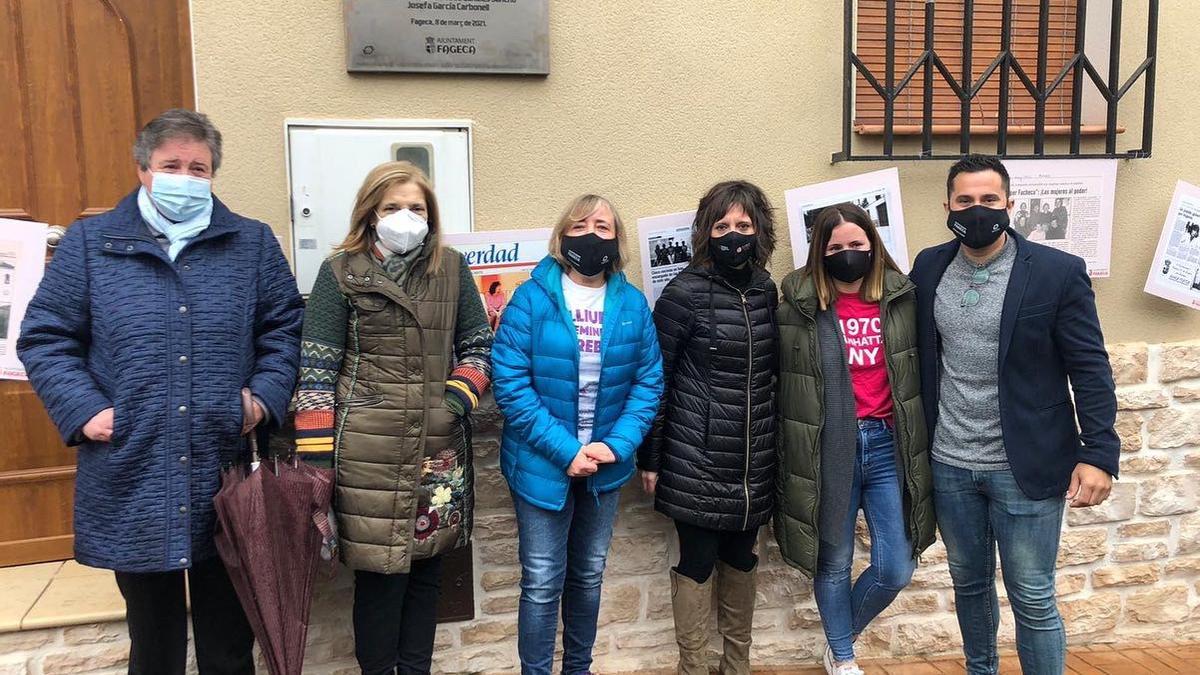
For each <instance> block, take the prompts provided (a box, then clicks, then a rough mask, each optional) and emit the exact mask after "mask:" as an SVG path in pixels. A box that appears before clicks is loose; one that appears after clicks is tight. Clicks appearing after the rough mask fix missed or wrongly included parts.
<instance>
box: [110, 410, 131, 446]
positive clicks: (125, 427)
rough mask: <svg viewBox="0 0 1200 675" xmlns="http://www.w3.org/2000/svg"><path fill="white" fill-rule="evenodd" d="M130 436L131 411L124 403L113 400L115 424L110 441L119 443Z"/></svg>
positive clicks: (115, 443)
mask: <svg viewBox="0 0 1200 675" xmlns="http://www.w3.org/2000/svg"><path fill="white" fill-rule="evenodd" d="M128 437H129V413H128V411H127V409H126V407H125V405H124V404H122V403H119V402H117V401H113V426H112V436H111V437H110V438H109V443H112V444H113V445H117V444H120V443H123V442H124V441H125V439H126V438H128Z"/></svg>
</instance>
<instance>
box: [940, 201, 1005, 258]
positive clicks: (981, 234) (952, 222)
mask: <svg viewBox="0 0 1200 675" xmlns="http://www.w3.org/2000/svg"><path fill="white" fill-rule="evenodd" d="M946 227H948V228H950V231H951V232H953V233H954V236H955V237H957V238H958V240H959V241H960V242H961V243H962V245H963V246H966V247H967V248H975V249H979V248H987V247H988V246H991V245H992V244H994V243H995V242H996V240H997V239H999V238H1000V235H1002V234H1004V230H1006V229H1008V211H1007V210H1006V209H993V208H989V207H987V206H984V205H983V204H976V205H975V206H972V207H970V208H966V209H963V210H961V211H951V212H950V213H949V214H948V216H947V218H946Z"/></svg>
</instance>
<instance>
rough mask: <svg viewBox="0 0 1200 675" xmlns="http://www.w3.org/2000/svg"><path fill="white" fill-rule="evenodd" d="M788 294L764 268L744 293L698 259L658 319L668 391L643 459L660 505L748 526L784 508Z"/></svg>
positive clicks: (709, 522) (669, 292) (681, 516)
mask: <svg viewBox="0 0 1200 675" xmlns="http://www.w3.org/2000/svg"><path fill="white" fill-rule="evenodd" d="M778 297H779V296H778V292H777V290H776V288H775V283H774V282H773V281H771V277H770V275H769V274H768V273H767V272H766V271H765V270H761V269H756V270H755V271H754V272H753V274H752V275H751V277H750V279H749V281H748V283H746V284H744V286H743V288H742V290H739V288H738V287H736V286H734V285H733V284H731V283H730V282H729V281H726V280H725V278H723V277H722V276H721V275H720V273H719V272H717V271H715V270H714V269H712V268H711V267H708V266H696V265H692V266H689V267H688V268H687V269H685V270H683V271H682V272H680V273H679V275H678V276H676V277H675V279H674V280H672V281H671V283H670V284H668V285H667V287H666V289H665V290H664V291H663V294H662V297H660V298H659V299H658V302H657V303H656V304H655V306H654V323H655V325H656V327H657V328H658V340H659V344H660V346H661V347H662V353H663V380H664V382H665V385H666V392H665V393H664V395H663V403H662V405H661V406H660V407H659V412H658V417H657V418H656V419H655V422H654V427H653V429H652V431H651V433H650V435H649V436H648V437H647V440H646V442H645V443H644V444H643V446H642V448H641V450H640V452H639V453H638V465H639V466H640V467H641V468H642V469H643V470H646V471H657V472H658V474H659V478H658V488H657V490H656V495H655V500H654V503H655V508H656V509H657V510H658V511H660V512H662V513H664V514H666V515H668V516H670V517H671V518H674V519H675V520H680V521H683V522H686V523H690V524H692V525H697V526H700V527H704V528H708V529H711V530H726V531H730V530H733V531H737V530H748V529H751V528H756V527H759V526H761V525H763V524H765V523H767V522H768V521H769V520H770V519H771V514H772V511H773V509H774V506H775V463H776V457H775V382H776V373H777V367H776V364H777V358H778V357H777V348H776V343H777V342H778V340H779V329H778V328H777V327H776V324H775V310H776V307H777V306H778V302H779V299H778Z"/></svg>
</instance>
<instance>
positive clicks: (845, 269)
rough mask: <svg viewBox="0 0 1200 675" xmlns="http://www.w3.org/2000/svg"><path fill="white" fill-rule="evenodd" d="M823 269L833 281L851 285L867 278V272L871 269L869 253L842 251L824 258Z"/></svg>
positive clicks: (850, 250) (848, 249)
mask: <svg viewBox="0 0 1200 675" xmlns="http://www.w3.org/2000/svg"><path fill="white" fill-rule="evenodd" d="M825 269H826V270H827V271H828V272H829V275H830V276H832V277H833V278H834V279H837V280H838V281H840V282H842V283H844V284H852V283H854V282H856V281H858V280H859V279H861V278H863V277H865V276H867V270H869V269H871V252H870V251H858V250H854V249H850V248H846V249H842V250H840V251H838V252H837V253H833V254H831V255H827V256H825Z"/></svg>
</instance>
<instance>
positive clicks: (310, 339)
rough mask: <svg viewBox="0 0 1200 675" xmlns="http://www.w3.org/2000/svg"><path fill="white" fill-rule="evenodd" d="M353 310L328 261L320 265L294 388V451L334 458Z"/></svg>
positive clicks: (313, 458)
mask: <svg viewBox="0 0 1200 675" xmlns="http://www.w3.org/2000/svg"><path fill="white" fill-rule="evenodd" d="M349 318H350V312H349V305H348V304H347V302H346V297H345V296H344V295H342V292H341V291H340V290H338V286H337V281H335V280H334V278H333V271H332V268H331V267H330V265H329V261H325V262H324V263H322V264H321V269H320V270H319V271H318V272H317V279H316V281H315V282H314V283H313V289H312V293H311V294H310V295H309V296H308V305H307V307H306V308H305V311H304V329H303V332H302V333H301V338H300V385H299V388H298V390H297V392H296V453H297V455H299V457H300V458H301V459H304V460H305V461H310V462H313V463H317V464H327V463H330V462H331V461H332V458H333V410H334V391H335V389H336V387H337V378H338V372H339V371H341V369H342V357H343V356H344V355H345V351H346V349H345V347H346V324H347V322H348V321H349Z"/></svg>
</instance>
